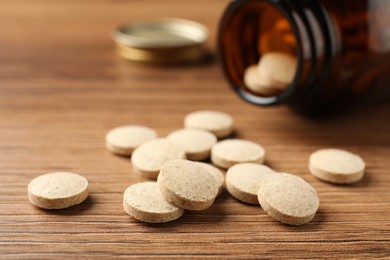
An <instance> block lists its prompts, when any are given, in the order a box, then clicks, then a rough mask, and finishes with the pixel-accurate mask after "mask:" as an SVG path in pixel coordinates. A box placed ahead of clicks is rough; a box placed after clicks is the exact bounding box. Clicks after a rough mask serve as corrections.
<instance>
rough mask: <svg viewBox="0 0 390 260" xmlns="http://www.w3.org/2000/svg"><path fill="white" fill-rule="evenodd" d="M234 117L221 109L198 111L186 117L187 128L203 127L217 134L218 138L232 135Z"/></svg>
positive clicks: (185, 124) (185, 125)
mask: <svg viewBox="0 0 390 260" xmlns="http://www.w3.org/2000/svg"><path fill="white" fill-rule="evenodd" d="M233 125H234V121H233V118H232V117H231V116H230V115H229V114H227V113H224V112H220V111H208V110H205V111H196V112H192V113H190V114H188V115H187V116H186V117H185V118H184V127H185V128H195V129H203V130H206V131H209V132H212V133H213V134H215V135H216V136H217V137H218V138H225V137H228V136H230V135H231V134H232V133H233V130H234V127H233Z"/></svg>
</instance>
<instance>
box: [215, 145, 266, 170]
mask: <svg viewBox="0 0 390 260" xmlns="http://www.w3.org/2000/svg"><path fill="white" fill-rule="evenodd" d="M264 156H265V150H264V148H263V147H262V146H261V145H259V144H257V143H254V142H251V141H247V140H240V139H228V140H224V141H221V142H219V143H217V144H216V145H214V146H213V148H212V149H211V161H212V162H213V164H214V165H216V166H218V167H221V168H224V169H228V168H230V167H232V166H233V165H235V164H237V163H245V162H252V163H260V164H261V163H263V162H264Z"/></svg>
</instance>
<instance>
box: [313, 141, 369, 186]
mask: <svg viewBox="0 0 390 260" xmlns="http://www.w3.org/2000/svg"><path fill="white" fill-rule="evenodd" d="M365 166H366V165H365V162H364V161H363V159H362V158H361V157H360V156H358V155H356V154H353V153H350V152H348V151H344V150H339V149H322V150H318V151H316V152H314V153H312V154H311V155H310V158H309V170H310V172H311V174H313V175H314V176H316V177H317V178H319V179H321V180H324V181H328V182H332V183H339V184H348V183H355V182H358V181H360V180H361V179H362V178H363V175H364V169H365Z"/></svg>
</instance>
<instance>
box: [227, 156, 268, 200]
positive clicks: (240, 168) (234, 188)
mask: <svg viewBox="0 0 390 260" xmlns="http://www.w3.org/2000/svg"><path fill="white" fill-rule="evenodd" d="M273 173H275V172H274V171H273V170H272V169H271V168H269V167H267V166H265V165H261V164H257V163H240V164H236V165H234V166H233V167H231V168H229V170H228V171H227V173H226V188H227V190H228V192H229V193H230V194H231V195H232V196H233V197H235V198H236V199H238V200H240V201H242V202H245V203H249V204H254V205H259V200H258V198H257V194H258V193H259V189H260V185H261V183H262V181H263V180H264V178H265V177H267V176H268V175H269V174H273Z"/></svg>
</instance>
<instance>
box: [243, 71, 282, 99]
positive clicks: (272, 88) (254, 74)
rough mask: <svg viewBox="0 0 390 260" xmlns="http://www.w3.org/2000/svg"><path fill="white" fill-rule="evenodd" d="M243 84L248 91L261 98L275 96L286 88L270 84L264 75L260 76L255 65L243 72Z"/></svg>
mask: <svg viewBox="0 0 390 260" xmlns="http://www.w3.org/2000/svg"><path fill="white" fill-rule="evenodd" d="M244 83H245V85H246V86H247V87H248V88H249V89H250V90H252V91H253V92H255V93H258V94H261V95H263V96H274V95H277V94H279V93H280V92H282V91H283V90H284V89H286V88H287V87H288V85H286V84H280V83H277V82H272V81H271V80H270V79H269V78H268V77H267V76H266V75H260V73H259V71H258V68H257V65H251V66H249V67H248V68H247V69H246V70H245V73H244Z"/></svg>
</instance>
